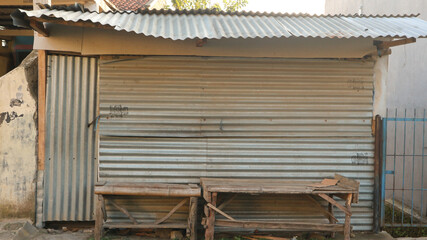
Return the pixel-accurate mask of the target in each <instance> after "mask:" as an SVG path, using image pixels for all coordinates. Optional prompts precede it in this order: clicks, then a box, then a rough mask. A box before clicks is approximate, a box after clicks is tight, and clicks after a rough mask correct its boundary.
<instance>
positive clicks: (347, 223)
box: [344, 194, 353, 240]
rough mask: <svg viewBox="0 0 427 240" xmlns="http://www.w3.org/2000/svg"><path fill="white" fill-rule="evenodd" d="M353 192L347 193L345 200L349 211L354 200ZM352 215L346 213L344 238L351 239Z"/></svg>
mask: <svg viewBox="0 0 427 240" xmlns="http://www.w3.org/2000/svg"><path fill="white" fill-rule="evenodd" d="M352 197H353V194H347V199H346V200H345V207H346V209H347V211H348V212H351V202H352ZM350 216H351V214H347V213H346V214H345V222H344V240H350V231H351V225H350Z"/></svg>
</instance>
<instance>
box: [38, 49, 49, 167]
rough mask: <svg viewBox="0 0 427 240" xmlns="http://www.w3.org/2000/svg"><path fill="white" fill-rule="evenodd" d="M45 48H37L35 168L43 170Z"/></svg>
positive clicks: (44, 141) (44, 140)
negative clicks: (36, 151) (36, 146)
mask: <svg viewBox="0 0 427 240" xmlns="http://www.w3.org/2000/svg"><path fill="white" fill-rule="evenodd" d="M46 60H47V59H46V50H38V78H39V79H38V113H37V115H38V129H39V135H38V161H37V169H38V170H44V165H45V162H44V161H45V143H46Z"/></svg>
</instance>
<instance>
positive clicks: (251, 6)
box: [243, 0, 325, 14]
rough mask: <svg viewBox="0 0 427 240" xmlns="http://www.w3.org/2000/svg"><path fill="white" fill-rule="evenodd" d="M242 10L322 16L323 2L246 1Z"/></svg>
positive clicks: (309, 0) (300, 0)
mask: <svg viewBox="0 0 427 240" xmlns="http://www.w3.org/2000/svg"><path fill="white" fill-rule="evenodd" d="M243 10H246V11H255V12H256V11H260V12H264V11H266V12H289V13H293V12H294V13H309V14H323V13H324V11H325V0H248V5H247V6H246V7H245V8H244V9H243Z"/></svg>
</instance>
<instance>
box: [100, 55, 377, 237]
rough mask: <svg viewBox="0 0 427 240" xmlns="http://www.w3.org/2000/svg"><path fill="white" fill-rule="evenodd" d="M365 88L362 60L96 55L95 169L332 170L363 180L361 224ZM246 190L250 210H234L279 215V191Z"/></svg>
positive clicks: (112, 173)
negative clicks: (261, 194) (256, 193)
mask: <svg viewBox="0 0 427 240" xmlns="http://www.w3.org/2000/svg"><path fill="white" fill-rule="evenodd" d="M372 97H373V62H370V61H362V60H347V61H345V60H303V59H301V60H297V59H255V58H254V59H244V58H214V57H142V58H138V59H133V60H131V59H123V60H110V61H109V60H104V61H102V62H101V64H100V110H101V115H102V116H103V118H102V120H101V123H100V135H101V139H100V152H99V153H100V165H99V177H100V180H109V181H144V182H179V183H187V182H191V183H198V182H199V178H200V177H249V178H284V179H310V180H320V179H322V178H324V177H331V176H333V175H334V173H339V174H342V175H344V176H347V177H351V178H355V179H357V180H359V181H360V182H361V195H360V197H361V201H360V203H359V204H358V205H357V207H355V210H354V211H355V214H354V215H353V217H352V222H353V224H356V226H355V229H356V230H369V229H371V224H372V199H373V162H374V160H373V149H374V145H373V142H374V139H373V137H372V135H371V119H372V109H373V103H372ZM245 199H246V198H245ZM245 199H242V200H241V202H242V201H243V202H246V203H247V204H248V206H249V204H251V207H250V210H249V212H248V211H246V212H245V211H235V212H233V214H232V216H233V217H236V218H239V217H249V218H272V217H271V213H275V214H273V215H274V216H276V217H277V218H280V216H282V214H279V213H278V209H277V208H278V206H281V205H282V204H285V202H281V201H282V200H283V201H286V200H285V199H282V200H279V199H278V198H273V200H272V198H259V199H258V200H257V201H261V202H263V201H264V202H271V201H273V202H274V203H275V204H271V203H270V205H269V206H271V207H272V209H270V210H267V209H265V206H263V207H259V208H257V207H254V206H257V205H254V204H253V202H252V203H251V202H250V200H245ZM236 206H237V205H234V207H233V206H232V205H230V208H231V209H233V208H234V209H236ZM274 206H275V207H274ZM282 206H283V205H282ZM279 209H280V207H279ZM165 211H166V212H167V211H168V209H165ZM251 211H253V212H252V213H251ZM283 211H285V209H283ZM268 212H270V215H269V214H268ZM337 212H338V211H337ZM338 216H339V217H342V215H340V214H339V213H338ZM273 218H274V217H273Z"/></svg>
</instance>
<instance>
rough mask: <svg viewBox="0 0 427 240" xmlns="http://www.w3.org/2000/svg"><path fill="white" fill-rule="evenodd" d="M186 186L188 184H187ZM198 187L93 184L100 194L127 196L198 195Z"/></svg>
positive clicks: (199, 193)
mask: <svg viewBox="0 0 427 240" xmlns="http://www.w3.org/2000/svg"><path fill="white" fill-rule="evenodd" d="M187 186H188V185H187ZM200 191H201V190H200V188H194V187H176V186H175V187H158V188H156V187H154V186H152V187H150V186H146V185H142V186H137V185H133V186H112V185H109V184H108V183H107V184H105V185H103V186H95V193H96V194H102V195H127V196H159V197H199V196H200V195H201V192H200Z"/></svg>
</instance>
